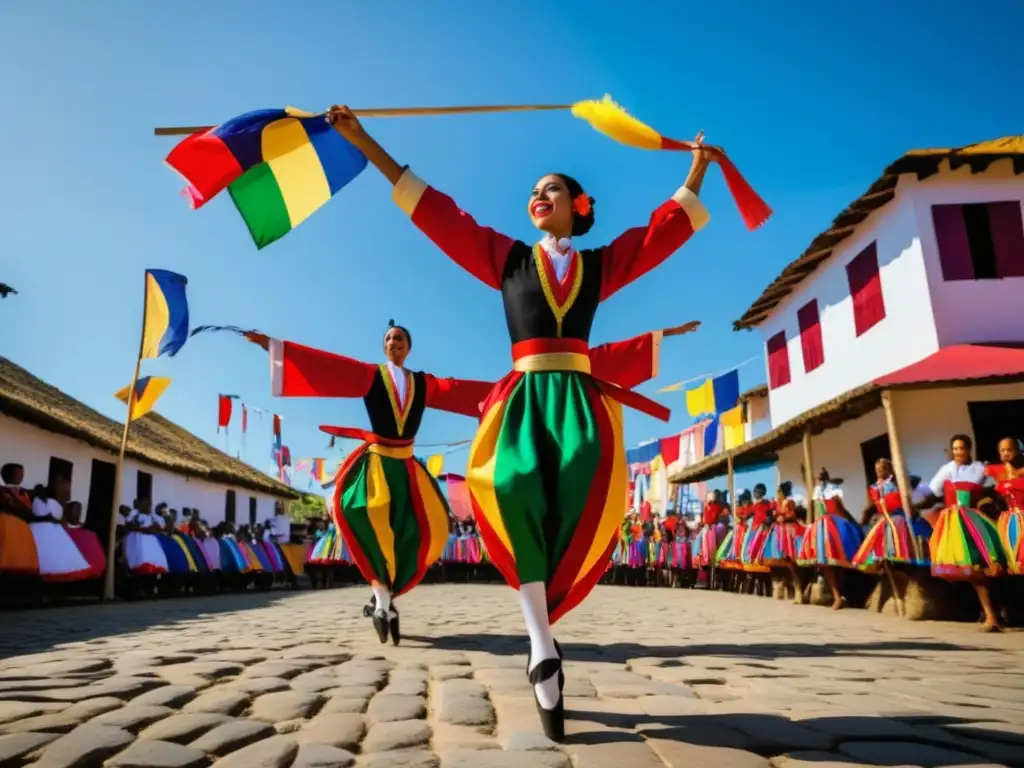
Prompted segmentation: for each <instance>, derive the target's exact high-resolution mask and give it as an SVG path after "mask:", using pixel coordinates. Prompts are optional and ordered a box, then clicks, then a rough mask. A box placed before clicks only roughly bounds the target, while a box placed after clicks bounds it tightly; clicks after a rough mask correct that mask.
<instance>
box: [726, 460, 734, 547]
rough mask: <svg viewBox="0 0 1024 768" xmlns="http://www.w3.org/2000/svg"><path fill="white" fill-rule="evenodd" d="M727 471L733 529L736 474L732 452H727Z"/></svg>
mask: <svg viewBox="0 0 1024 768" xmlns="http://www.w3.org/2000/svg"><path fill="white" fill-rule="evenodd" d="M725 466H726V473H727V475H728V485H727V486H726V487H727V488H728V489H729V504H730V506H731V507H732V529H733V531H735V530H736V475H735V473H734V472H733V466H732V453H731V452H729V453H726V454H725Z"/></svg>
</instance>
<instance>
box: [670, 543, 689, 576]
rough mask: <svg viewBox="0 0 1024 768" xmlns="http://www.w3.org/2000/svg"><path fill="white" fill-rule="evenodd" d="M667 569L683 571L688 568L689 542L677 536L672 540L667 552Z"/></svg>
mask: <svg viewBox="0 0 1024 768" xmlns="http://www.w3.org/2000/svg"><path fill="white" fill-rule="evenodd" d="M668 567H669V568H672V569H674V570H678V571H685V570H687V569H688V568H689V567H690V542H689V541H687V540H686V539H685V538H683V537H681V536H679V537H676V538H675V539H673V540H672V545H671V546H670V547H669V550H668Z"/></svg>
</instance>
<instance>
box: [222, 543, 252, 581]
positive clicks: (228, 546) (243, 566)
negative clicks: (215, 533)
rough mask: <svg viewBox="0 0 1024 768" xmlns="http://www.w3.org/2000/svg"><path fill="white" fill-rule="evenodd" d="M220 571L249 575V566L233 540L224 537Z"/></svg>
mask: <svg viewBox="0 0 1024 768" xmlns="http://www.w3.org/2000/svg"><path fill="white" fill-rule="evenodd" d="M220 569H221V570H222V571H224V573H248V572H249V566H248V564H247V563H246V562H245V558H244V557H243V556H242V551H241V550H240V549H239V548H238V542H237V541H235V540H234V539H233V538H228V537H224V538H222V539H221V540H220Z"/></svg>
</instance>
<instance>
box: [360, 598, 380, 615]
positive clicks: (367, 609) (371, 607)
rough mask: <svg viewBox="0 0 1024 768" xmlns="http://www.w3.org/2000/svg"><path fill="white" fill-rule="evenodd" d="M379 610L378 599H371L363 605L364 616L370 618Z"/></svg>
mask: <svg viewBox="0 0 1024 768" xmlns="http://www.w3.org/2000/svg"><path fill="white" fill-rule="evenodd" d="M375 610H377V601H376V600H371V601H370V602H368V603H367V604H366V605H364V606H363V618H364V619H368V618H370V617H371V616H373V612H374V611H375Z"/></svg>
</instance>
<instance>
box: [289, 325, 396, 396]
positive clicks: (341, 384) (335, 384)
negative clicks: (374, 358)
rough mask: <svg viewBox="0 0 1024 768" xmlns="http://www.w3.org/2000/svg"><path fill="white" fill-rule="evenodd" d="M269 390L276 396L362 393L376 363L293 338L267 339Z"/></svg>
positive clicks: (365, 390)
mask: <svg viewBox="0 0 1024 768" xmlns="http://www.w3.org/2000/svg"><path fill="white" fill-rule="evenodd" d="M269 347H270V349H269V351H270V378H271V393H272V394H274V395H276V396H278V397H363V396H364V395H365V394H366V393H367V392H369V391H370V385H371V384H373V376H374V374H375V373H376V371H377V366H375V365H371V364H370V363H361V362H359V361H358V360H353V359H352V358H351V357H344V356H343V355H335V354H333V353H331V352H324V351H323V350H320V349H313V348H312V347H304V346H303V345H301V344H296V343H295V342H293V341H279V340H277V339H271V340H270V345H269Z"/></svg>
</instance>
